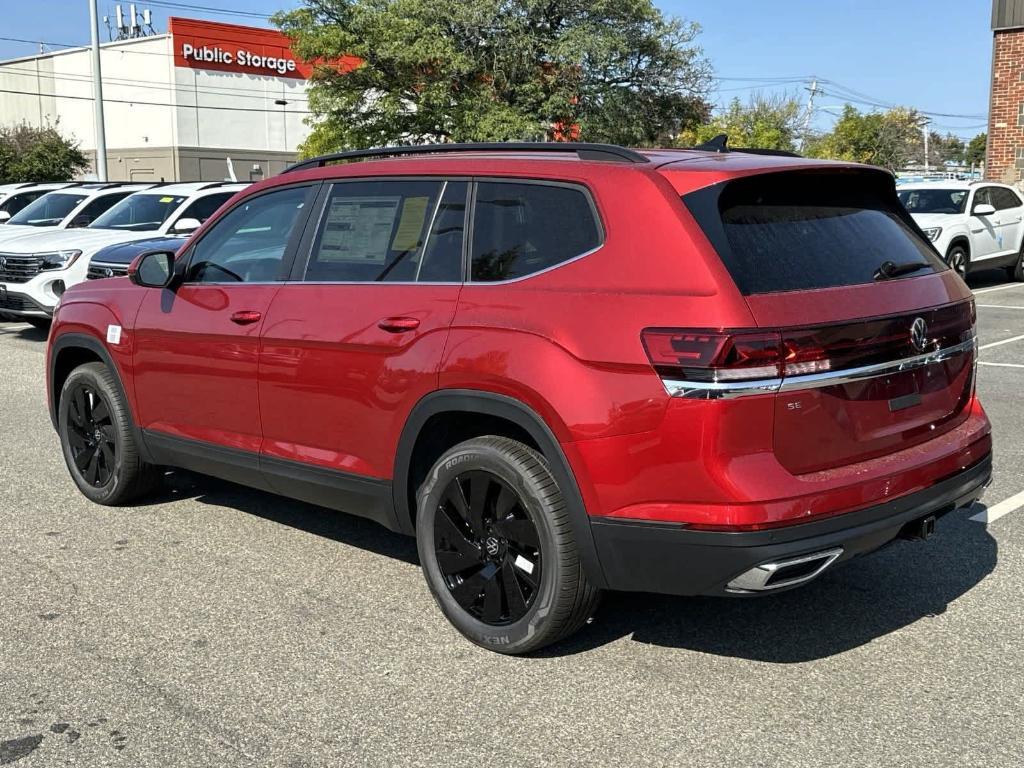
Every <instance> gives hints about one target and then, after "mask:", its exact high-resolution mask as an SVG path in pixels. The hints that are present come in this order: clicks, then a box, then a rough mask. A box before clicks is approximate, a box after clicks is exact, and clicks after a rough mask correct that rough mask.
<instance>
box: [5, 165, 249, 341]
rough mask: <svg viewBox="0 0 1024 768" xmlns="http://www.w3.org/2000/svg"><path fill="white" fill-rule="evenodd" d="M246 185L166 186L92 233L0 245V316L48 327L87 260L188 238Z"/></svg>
mask: <svg viewBox="0 0 1024 768" xmlns="http://www.w3.org/2000/svg"><path fill="white" fill-rule="evenodd" d="M246 186H248V185H247V184H236V183H232V182H212V183H211V182H196V183H189V184H166V185H161V186H158V187H154V188H152V189H148V190H144V191H142V192H136V193H134V194H132V195H130V196H128V197H126V198H124V199H123V200H122V201H121V202H119V203H118V204H117V205H115V206H114V207H113V208H111V209H110V210H108V211H107V212H106V213H104V214H103V215H102V216H100V217H99V218H98V219H96V221H94V222H93V223H92V224H90V225H89V226H88V227H83V228H81V229H63V230H57V231H50V232H39V233H37V234H34V235H26V236H24V237H19V238H16V239H14V240H11V241H7V242H0V312H3V313H6V314H7V315H15V316H17V317H19V318H21V319H23V320H25V321H26V322H28V323H31V324H32V325H36V326H46V325H47V324H49V321H50V317H51V316H52V315H53V310H54V308H55V307H56V306H57V302H58V301H59V300H60V297H61V296H62V295H63V293H64V291H65V290H67V289H68V288H69V287H70V286H72V285H76V284H77V283H81V282H82V281H84V280H85V279H86V274H87V272H88V269H89V259H91V258H92V255H93V254H94V253H96V251H98V250H100V249H101V248H103V247H105V246H108V245H114V244H115V243H128V242H132V241H133V240H143V239H145V238H149V237H154V236H155V235H172V234H187V233H189V232H192V231H194V230H196V229H198V228H199V225H200V224H201V223H202V222H204V221H206V219H208V218H209V217H210V216H211V215H213V213H214V212H215V211H216V210H217V209H218V208H220V207H221V206H222V205H223V204H224V203H226V202H227V201H228V200H229V199H230V198H231V197H232V196H233V195H234V194H235V193H236V192H238V191H239V190H240V189H244V188H245V187H246Z"/></svg>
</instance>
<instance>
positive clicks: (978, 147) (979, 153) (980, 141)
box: [964, 133, 988, 165]
mask: <svg viewBox="0 0 1024 768" xmlns="http://www.w3.org/2000/svg"><path fill="white" fill-rule="evenodd" d="M987 146H988V134H987V133H979V134H978V135H977V136H975V137H974V138H973V139H971V140H970V142H968V144H967V150H966V152H965V153H964V162H966V163H967V164H968V165H981V164H982V163H984V162H985V149H986V147H987Z"/></svg>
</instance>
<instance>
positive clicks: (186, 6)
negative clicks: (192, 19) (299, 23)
mask: <svg viewBox="0 0 1024 768" xmlns="http://www.w3.org/2000/svg"><path fill="white" fill-rule="evenodd" d="M145 4H146V5H156V6H159V7H160V8H170V9H172V10H178V11H203V12H204V13H214V14H219V15H221V16H242V17H245V18H247V19H264V20H268V19H270V16H268V15H267V14H265V13H255V12H253V11H239V10H233V9H230V8H229V9H224V8H214V7H212V6H209V5H192V4H191V3H170V2H165V0H147V1H146V3H145Z"/></svg>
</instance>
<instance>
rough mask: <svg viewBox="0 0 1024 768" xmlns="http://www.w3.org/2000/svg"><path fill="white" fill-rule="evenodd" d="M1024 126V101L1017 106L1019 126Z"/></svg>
mask: <svg viewBox="0 0 1024 768" xmlns="http://www.w3.org/2000/svg"><path fill="white" fill-rule="evenodd" d="M1021 126H1024V102H1021V104H1020V106H1019V107H1017V127H1018V128H1020V127H1021Z"/></svg>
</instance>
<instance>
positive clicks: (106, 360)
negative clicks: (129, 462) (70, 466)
mask: <svg viewBox="0 0 1024 768" xmlns="http://www.w3.org/2000/svg"><path fill="white" fill-rule="evenodd" d="M90 362H99V363H103V364H104V365H105V366H106V367H107V368H108V369H109V370H110V372H111V375H112V376H113V377H114V384H115V385H116V386H117V388H118V391H119V393H120V395H121V398H122V399H123V401H124V403H125V404H126V405H127V406H128V418H129V420H130V423H131V427H132V429H133V430H135V431H136V432H138V428H137V426H136V424H135V419H134V417H133V416H132V413H131V400H130V399H129V398H128V393H127V390H126V389H125V386H124V381H123V380H122V378H121V371H120V369H119V368H118V367H117V364H116V363H115V362H114V359H113V358H112V357H111V356H110V352H108V351H107V349H106V347H104V346H103V344H102V343H101V342H100V340H99V339H97V338H96V337H95V336H90V335H88V334H84V333H66V334H62V335H61V336H58V337H57V338H56V339H55V340H54V341H53V343H52V346H51V348H50V354H49V355H48V362H47V371H46V380H47V383H48V385H49V390H50V397H49V402H48V403H47V406H48V407H49V410H50V421H51V423H52V424H53V427H54V429H57V405H58V403H59V400H60V391H61V388H62V387H63V386H64V382H65V381H67V377H68V376H69V375H70V374H71V372H72V371H73V370H74V369H75V368H77V367H78V366H79V365H84V364H85V363H90ZM137 442H138V445H139V446H140V448H142V450H144V446H145V442H144V441H143V440H142V439H141V435H140V439H139V440H138V441H137ZM144 458H147V460H148V457H144Z"/></svg>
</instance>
